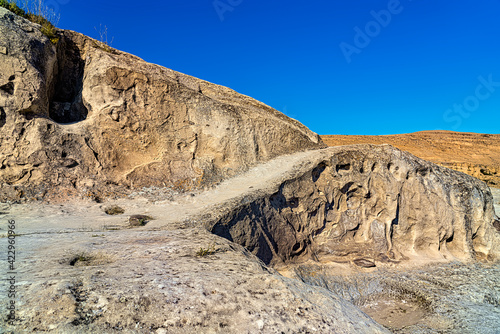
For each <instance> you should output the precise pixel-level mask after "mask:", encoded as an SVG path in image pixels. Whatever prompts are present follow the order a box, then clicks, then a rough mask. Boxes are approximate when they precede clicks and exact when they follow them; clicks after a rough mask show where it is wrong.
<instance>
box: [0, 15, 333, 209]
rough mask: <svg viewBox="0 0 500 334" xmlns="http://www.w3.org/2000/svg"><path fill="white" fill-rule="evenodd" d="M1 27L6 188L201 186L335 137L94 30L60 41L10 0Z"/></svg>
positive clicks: (8, 191)
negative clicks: (124, 48) (100, 38)
mask: <svg viewBox="0 0 500 334" xmlns="http://www.w3.org/2000/svg"><path fill="white" fill-rule="evenodd" d="M0 32H1V33H0V47H1V48H0V50H4V51H5V52H1V53H0V147H1V149H0V184H2V187H1V191H0V193H1V194H0V199H3V200H15V199H19V198H28V199H31V198H43V197H46V196H47V195H50V194H51V193H63V196H68V195H70V196H71V195H81V194H86V193H88V194H91V195H92V196H96V197H99V196H106V195H113V194H114V193H117V192H118V193H119V192H122V191H126V189H128V188H134V187H143V186H161V187H164V186H167V187H174V188H179V189H183V190H185V189H193V188H197V187H202V186H205V185H208V186H210V185H213V184H215V183H217V182H219V181H220V180H223V179H225V178H227V177H230V176H234V175H236V174H238V173H240V172H242V171H245V170H246V169H248V168H249V167H250V166H252V165H255V164H257V163H260V162H264V161H267V160H269V159H271V158H273V157H276V156H278V155H282V154H285V153H291V152H295V151H300V150H307V149H314V148H320V147H323V146H324V145H323V143H322V141H321V139H319V136H317V135H316V134H315V133H313V132H311V131H310V130H308V129H307V128H306V127H305V126H303V125H302V124H300V123H299V122H297V121H295V120H292V119H290V118H288V117H286V116H285V115H283V114H282V113H280V112H278V111H276V110H274V109H272V108H270V107H268V106H266V105H264V104H262V103H260V102H258V101H256V100H254V99H252V98H250V97H247V96H244V95H241V94H238V93H236V92H234V91H233V90H231V89H228V88H225V87H221V86H218V85H214V84H211V83H209V82H206V81H203V80H199V79H196V78H193V77H190V76H187V75H184V74H181V73H178V72H175V71H172V70H169V69H167V68H164V67H161V66H157V65H153V64H149V63H147V62H145V61H143V60H141V59H139V58H137V57H135V56H132V55H129V54H126V53H124V52H119V51H117V50H114V49H111V48H109V47H108V46H106V45H104V44H102V43H100V42H97V41H95V40H93V39H90V38H88V37H86V36H84V35H81V34H78V33H75V32H71V31H59V35H60V36H59V37H60V38H59V42H58V44H57V45H55V46H54V45H52V43H51V42H50V41H49V40H48V39H47V38H46V37H45V36H44V35H42V34H41V33H40V31H39V30H38V29H37V26H36V25H34V24H32V23H30V22H28V21H26V20H24V19H22V18H20V17H17V16H15V15H14V14H12V13H10V12H9V11H7V10H5V9H3V8H0ZM54 189H55V190H54ZM63 190H65V191H63Z"/></svg>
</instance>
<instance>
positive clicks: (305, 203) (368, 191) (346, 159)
mask: <svg viewBox="0 0 500 334" xmlns="http://www.w3.org/2000/svg"><path fill="white" fill-rule="evenodd" d="M308 160H309V161H308V163H307V164H304V165H303V166H302V167H300V168H298V169H297V170H296V171H294V173H292V174H289V175H286V176H283V178H280V179H276V180H274V183H273V184H272V185H271V184H270V185H269V187H268V188H266V189H265V190H263V191H261V192H259V193H258V194H255V195H253V196H247V197H245V198H242V199H241V202H240V203H239V204H236V205H234V206H233V207H232V208H231V209H230V210H227V213H225V214H223V215H222V216H221V217H217V218H216V219H212V220H211V222H210V223H208V224H207V225H208V228H209V230H211V231H212V232H213V233H215V234H217V235H220V236H223V237H225V238H227V239H229V240H231V241H234V242H237V243H239V244H241V245H244V246H245V247H246V248H247V249H249V250H251V251H253V252H254V254H256V255H257V256H258V257H259V258H261V259H262V260H263V261H264V262H265V263H267V264H272V265H275V266H276V265H278V266H279V265H281V264H283V263H293V262H303V261H306V260H309V259H312V260H315V261H320V262H332V261H333V262H345V261H354V263H358V264H360V265H362V266H372V265H373V266H374V265H376V263H389V262H393V263H394V262H399V261H402V260H417V261H419V262H422V261H423V262H427V261H433V260H452V259H460V260H469V259H481V260H486V259H488V260H494V259H497V258H498V256H499V255H500V234H499V232H500V231H499V230H500V227H499V226H498V224H500V222H499V221H498V218H497V217H496V215H495V211H494V208H493V197H492V195H491V192H490V189H489V188H488V186H487V185H486V184H485V183H484V182H482V181H479V180H477V179H475V178H473V177H470V176H468V175H466V174H463V173H460V172H456V171H454V170H451V169H448V168H444V167H440V166H438V165H435V164H433V163H430V162H427V161H425V160H422V159H419V158H417V157H415V156H413V155H411V154H409V153H407V152H403V151H400V150H398V149H396V148H394V147H392V146H389V145H382V146H374V145H352V146H342V147H334V148H330V149H326V150H320V151H318V152H317V154H316V155H314V156H310V157H309V158H308ZM221 211H222V212H224V210H221Z"/></svg>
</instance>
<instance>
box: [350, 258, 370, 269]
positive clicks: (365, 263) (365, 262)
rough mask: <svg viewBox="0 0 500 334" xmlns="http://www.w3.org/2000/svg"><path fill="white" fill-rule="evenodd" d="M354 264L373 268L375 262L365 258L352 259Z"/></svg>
mask: <svg viewBox="0 0 500 334" xmlns="http://www.w3.org/2000/svg"><path fill="white" fill-rule="evenodd" d="M353 262H354V264H355V265H357V266H358V267H363V268H373V267H375V262H373V261H370V260H367V259H356V260H354V261H353Z"/></svg>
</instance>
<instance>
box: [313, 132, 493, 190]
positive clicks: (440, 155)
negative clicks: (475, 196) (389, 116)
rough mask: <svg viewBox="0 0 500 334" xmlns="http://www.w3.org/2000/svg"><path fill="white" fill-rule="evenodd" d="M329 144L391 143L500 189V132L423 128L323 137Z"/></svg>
mask: <svg viewBox="0 0 500 334" xmlns="http://www.w3.org/2000/svg"><path fill="white" fill-rule="evenodd" d="M321 138H322V139H323V141H324V142H325V143H326V144H327V145H329V146H339V145H351V144H390V145H392V146H395V147H397V148H399V149H401V150H404V151H408V152H410V153H412V154H414V155H416V156H417V157H420V158H422V159H425V160H429V161H432V162H434V163H437V164H439V165H442V166H446V167H449V168H452V169H455V170H458V171H461V172H464V173H467V174H469V175H472V176H474V177H477V178H478V179H481V180H483V181H485V182H486V183H488V185H490V186H494V187H498V188H500V134H495V135H492V134H479V133H461V132H451V131H422V132H415V133H409V134H401V135H389V136H344V135H328V136H321Z"/></svg>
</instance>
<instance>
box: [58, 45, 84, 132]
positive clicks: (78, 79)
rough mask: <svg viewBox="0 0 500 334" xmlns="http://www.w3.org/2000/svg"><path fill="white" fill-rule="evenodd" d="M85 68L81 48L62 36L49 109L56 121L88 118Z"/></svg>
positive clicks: (70, 121) (77, 120) (68, 121)
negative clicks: (84, 86)
mask: <svg viewBox="0 0 500 334" xmlns="http://www.w3.org/2000/svg"><path fill="white" fill-rule="evenodd" d="M84 69H85V61H84V60H83V59H82V57H81V51H80V48H79V47H78V46H77V45H76V44H75V43H74V42H73V41H72V40H71V39H70V38H65V37H63V38H61V40H60V42H59V45H58V50H57V69H56V74H55V77H54V87H53V94H52V98H51V102H50V110H49V116H50V118H51V119H52V120H54V121H55V122H57V123H62V124H67V123H75V122H80V121H83V120H85V119H86V118H87V114H88V110H87V108H86V107H85V105H84V104H83V101H82V88H83V74H84Z"/></svg>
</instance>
